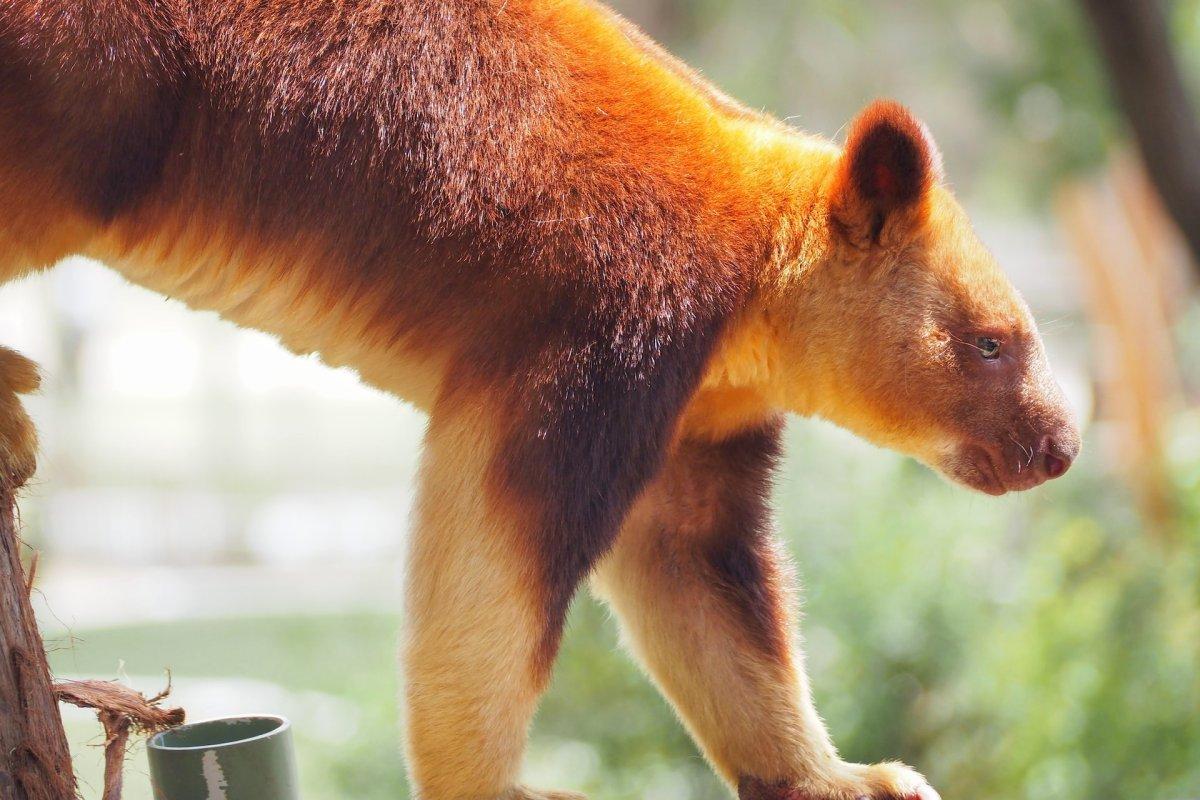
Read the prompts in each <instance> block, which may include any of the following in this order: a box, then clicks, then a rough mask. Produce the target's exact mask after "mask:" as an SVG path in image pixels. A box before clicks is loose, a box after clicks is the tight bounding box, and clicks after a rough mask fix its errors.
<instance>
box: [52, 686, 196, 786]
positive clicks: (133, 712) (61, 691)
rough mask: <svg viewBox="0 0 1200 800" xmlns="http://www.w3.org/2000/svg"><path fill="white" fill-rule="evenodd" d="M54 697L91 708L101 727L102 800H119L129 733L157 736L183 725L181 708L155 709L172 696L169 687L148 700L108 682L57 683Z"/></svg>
mask: <svg viewBox="0 0 1200 800" xmlns="http://www.w3.org/2000/svg"><path fill="white" fill-rule="evenodd" d="M54 693H55V695H56V696H57V697H58V699H59V700H61V701H63V702H64V703H70V704H71V705H75V706H79V707H80V708H94V709H95V710H96V715H97V716H98V717H99V718H100V724H101V725H103V726H104V794H102V795H101V800H120V797H121V778H122V774H123V768H124V766H125V750H126V748H127V747H128V745H129V733H130V731H131V730H132V731H137V732H138V733H156V732H158V731H161V730H164V729H166V728H172V727H174V726H176V725H180V724H182V723H183V717H184V714H183V709H182V708H160V707H159V706H158V703H159V701H161V700H162V699H163V698H165V697H166V696H167V695H168V694H170V693H171V686H170V683H168V684H167V688H166V689H165V690H163V691H162V692H161V693H159V694H157V695H155V696H154V697H151V698H149V699H147V698H146V697H145V696H144V695H143V694H142V693H141V692H136V691H134V690H133V689H130V688H129V687H128V686H122V685H121V684H119V683H110V682H108V681H67V682H65V683H56V684H55V685H54Z"/></svg>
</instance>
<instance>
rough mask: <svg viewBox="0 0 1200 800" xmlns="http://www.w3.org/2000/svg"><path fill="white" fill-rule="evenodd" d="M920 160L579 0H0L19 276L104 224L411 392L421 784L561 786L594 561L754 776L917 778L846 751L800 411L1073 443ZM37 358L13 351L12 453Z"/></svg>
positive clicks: (169, 269)
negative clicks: (791, 536) (547, 688)
mask: <svg viewBox="0 0 1200 800" xmlns="http://www.w3.org/2000/svg"><path fill="white" fill-rule="evenodd" d="M940 169H941V167H940V158H939V157H938V154H937V151H936V148H935V146H934V145H933V142H932V139H931V138H930V136H929V134H928V132H927V131H926V130H925V128H924V126H922V125H921V124H920V123H919V122H918V121H917V120H916V118H915V117H913V116H912V114H910V113H909V112H908V111H907V110H905V109H903V108H902V107H900V106H898V105H896V104H894V103H889V102H878V103H875V104H872V105H871V106H869V107H868V108H867V109H866V110H865V111H864V112H863V113H862V114H861V115H860V116H859V117H858V118H857V119H856V120H855V122H854V123H853V124H852V125H851V127H850V133H849V135H848V137H847V141H846V146H845V148H844V149H843V148H838V147H836V146H835V145H833V144H832V143H829V142H826V141H824V140H821V139H820V138H818V137H813V136H808V135H804V134H801V133H798V132H796V131H793V130H791V129H789V128H787V127H786V126H784V125H782V124H781V123H779V122H777V121H775V120H772V119H770V118H768V117H767V116H765V115H762V114H759V113H756V112H753V111H750V110H748V109H746V108H744V107H742V106H740V105H739V104H737V103H736V102H735V101H733V100H731V99H729V98H728V97H726V96H725V95H724V94H722V93H721V92H719V91H718V90H716V89H714V88H713V87H711V86H710V85H709V84H707V83H706V82H704V81H703V80H701V79H700V78H698V77H697V76H696V75H695V74H694V73H692V72H691V71H690V70H688V69H687V68H686V67H685V66H684V65H682V64H681V63H679V62H678V61H676V60H675V59H673V58H671V57H669V56H668V55H666V54H665V53H663V52H662V51H661V50H660V49H659V48H658V47H657V46H656V45H654V44H653V43H652V42H650V41H649V40H648V39H647V38H646V37H645V36H644V35H643V34H642V33H640V32H639V31H637V29H636V28H635V27H633V26H632V25H630V24H629V23H628V22H626V21H624V20H622V19H621V18H620V17H618V16H617V15H615V14H613V13H612V12H610V11H608V10H607V9H605V8H603V7H602V6H599V5H597V4H594V3H592V2H589V1H588V0H445V1H444V2H440V3H416V2H411V3H410V2H399V0H319V2H314V3H297V2H290V1H289V0H237V2H217V1H216V0H161V1H156V2H151V1H150V0H101V1H100V2H95V3H86V4H80V3H75V2H73V1H72V0H0V280H8V279H12V278H15V277H17V276H19V275H21V274H24V273H25V272H28V271H29V270H32V269H40V268H45V267H48V266H50V265H52V264H53V263H54V262H56V261H58V260H59V259H61V258H63V257H65V256H67V255H70V254H73V253H84V254H87V255H90V256H93V257H95V258H98V259H100V260H102V261H104V262H105V263H107V264H109V265H110V266H112V267H113V268H114V269H117V270H119V271H120V272H121V273H122V274H124V275H125V276H127V277H128V278H129V279H130V280H132V281H134V282H136V283H139V284H141V285H144V286H148V287H151V288H153V289H156V290H158V291H160V292H163V293H164V294H167V295H170V296H172V297H176V298H179V299H181V300H183V301H184V302H186V303H188V304H189V305H191V306H194V307H196V308H205V309H213V310H215V311H218V312H219V313H221V314H222V315H223V316H225V317H227V318H229V319H231V320H234V321H235V322H238V323H239V324H242V325H246V326H249V327H255V328H259V329H262V330H266V331H269V332H271V333H273V334H275V335H277V336H279V338H280V339H281V340H282V341H283V342H284V344H286V345H287V346H288V347H289V348H291V349H292V350H294V351H296V352H301V353H307V352H317V353H319V354H320V355H321V357H322V358H323V359H324V360H325V361H326V362H328V363H330V364H333V365H347V366H351V367H353V368H354V369H356V370H357V371H358V372H359V374H360V375H361V376H362V377H363V379H364V380H365V381H367V382H369V383H371V384H373V385H375V386H378V387H380V388H382V389H384V390H386V391H389V392H391V393H393V394H395V395H397V396H398V397H401V398H404V399H405V400H408V401H409V402H412V403H414V404H415V405H417V406H418V407H420V408H422V409H424V410H426V411H427V412H429V414H430V427H429V432H428V435H427V438H426V443H425V455H424V461H423V466H422V469H421V474H420V478H419V483H420V486H419V492H420V494H419V501H418V504H417V511H416V513H415V519H414V530H413V534H412V553H411V563H410V583H409V590H408V599H407V613H408V635H407V639H406V647H405V656H404V662H405V667H406V673H407V683H406V687H407V688H406V692H405V698H406V707H407V709H408V719H407V730H408V734H407V743H408V754H409V765H410V770H411V775H412V779H413V784H414V787H415V791H416V793H417V794H418V796H420V797H421V798H423V800H467V799H468V798H471V799H473V800H499V799H500V798H505V799H507V800H536V799H537V798H564V797H568V796H569V795H568V794H564V793H554V792H550V793H539V792H536V791H534V790H531V789H527V788H524V787H522V786H521V784H520V782H519V767H520V758H521V752H522V750H523V744H524V737H525V731H526V728H527V725H528V721H529V719H530V716H531V715H532V713H533V711H534V708H535V706H536V703H537V699H538V696H539V695H540V692H541V690H542V688H543V686H544V684H545V681H546V678H547V675H548V674H549V670H550V667H551V664H552V662H553V658H554V654H555V652H556V650H557V646H558V641H559V637H560V635H561V630H562V621H563V617H564V615H565V613H566V609H567V606H568V604H569V603H570V600H571V597H572V596H573V594H574V592H575V590H576V587H577V586H578V584H579V583H580V582H581V581H582V580H584V579H585V578H587V577H588V576H589V575H594V579H595V586H596V587H597V590H598V591H599V592H600V593H601V594H602V595H603V596H604V597H605V598H606V599H607V600H608V601H609V602H610V603H611V604H612V606H613V608H614V609H615V610H616V611H617V613H618V614H619V616H620V617H621V618H622V620H623V624H624V630H625V637H626V640H627V641H628V642H629V645H630V649H631V650H632V651H633V652H634V653H635V654H636V655H637V656H638V657H639V658H640V659H641V660H642V662H643V663H644V664H645V665H646V668H647V670H648V672H649V673H650V674H651V676H652V677H653V679H654V680H655V681H656V682H657V683H658V685H659V686H660V687H661V688H662V690H663V691H664V693H665V694H666V695H667V696H668V697H669V698H670V699H671V701H672V703H673V704H674V705H675V707H676V709H677V710H678V711H679V714H680V717H681V718H682V719H683V721H684V722H685V724H686V725H687V726H688V727H689V729H690V730H691V732H692V733H693V734H694V735H695V736H696V738H697V740H698V741H699V742H700V744H701V746H702V748H703V749H704V751H705V753H706V754H707V755H708V757H709V758H710V759H711V761H712V763H713V765H714V767H715V768H716V769H717V771H718V772H719V773H720V774H721V775H722V776H723V777H724V778H725V779H726V780H727V781H728V782H729V783H730V785H731V787H733V788H734V789H735V790H736V791H737V792H738V793H739V794H740V795H741V796H742V798H743V800H801V798H803V800H854V799H855V798H859V797H865V798H871V799H872V800H901V799H903V800H910V798H914V797H919V798H923V799H924V800H928V799H929V798H932V797H936V794H935V793H934V792H933V790H932V789H930V788H929V787H928V786H927V785H926V784H925V783H924V781H923V780H922V779H921V778H920V776H918V775H917V774H916V773H915V772H913V771H911V770H909V769H908V768H906V767H902V766H900V765H896V764H883V765H878V766H873V767H863V766H859V765H851V764H845V763H843V762H842V761H841V760H840V759H839V758H838V757H837V754H836V751H835V750H834V748H833V745H832V744H831V743H830V741H829V737H828V735H827V734H826V733H825V730H824V728H823V726H822V724H821V721H820V719H819V717H818V716H817V714H816V711H815V710H814V709H813V707H812V702H811V698H810V693H809V690H808V686H807V683H806V680H805V677H804V672H803V658H802V656H801V654H800V651H799V650H798V649H797V648H796V646H795V642H794V641H793V639H794V636H793V630H794V621H793V617H792V615H791V613H790V600H789V588H788V587H789V585H790V584H789V579H788V570H787V569H786V568H785V566H784V563H783V561H782V559H781V557H780V555H779V553H778V545H777V543H776V542H775V540H774V538H773V534H772V531H771V525H770V509H769V502H768V495H769V492H770V482H771V474H772V470H773V465H774V459H775V454H776V451H777V447H778V437H779V417H780V413H781V412H792V413H796V414H803V415H819V416H823V417H826V418H828V419H830V420H833V421H834V422H837V423H839V424H842V425H844V426H846V427H848V428H851V429H852V430H855V431H856V432H858V433H860V434H861V435H863V436H865V437H867V438H868V439H871V440H873V441H875V442H878V443H880V444H883V445H886V446H889V447H894V448H896V449H898V450H901V451H903V452H907V453H910V454H912V455H914V456H916V457H917V458H920V459H922V460H923V461H925V462H926V463H928V464H930V465H931V466H933V467H934V468H936V469H939V470H941V471H943V472H944V473H945V474H947V475H948V476H950V477H951V478H953V479H955V480H958V481H961V482H963V483H965V484H967V485H969V486H972V487H974V488H977V489H980V490H983V491H987V492H991V493H1000V492H1003V491H1007V490H1010V489H1024V488H1029V487H1031V486H1034V485H1036V484H1038V483H1040V482H1041V481H1043V480H1045V479H1046V478H1049V477H1056V476H1057V475H1058V474H1061V473H1062V471H1064V470H1065V469H1066V467H1067V466H1068V465H1069V464H1070V461H1071V459H1072V458H1074V456H1075V454H1076V453H1077V452H1078V448H1079V442H1078V434H1077V432H1076V430H1075V428H1074V424H1073V422H1072V421H1071V419H1070V414H1069V412H1068V411H1067V410H1066V409H1065V407H1064V403H1063V400H1062V397H1061V394H1060V392H1059V391H1058V389H1057V386H1055V384H1054V382H1053V380H1052V379H1051V378H1050V375H1049V371H1048V368H1047V366H1046V363H1045V357H1044V353H1043V351H1042V347H1041V343H1040V340H1039V339H1038V336H1037V332H1036V330H1035V328H1034V325H1033V322H1032V318H1031V316H1030V314H1029V312H1028V309H1027V308H1026V307H1025V304H1024V303H1023V302H1022V300H1021V299H1020V297H1019V296H1018V295H1017V294H1016V293H1015V291H1013V289H1012V287H1011V286H1010V285H1009V284H1008V282H1007V281H1006V280H1005V279H1004V277H1003V275H1002V274H1001V272H1000V271H999V269H998V267H997V266H996V264H995V263H994V261H993V260H992V259H991V257H990V256H989V255H988V253H987V252H986V250H985V249H984V248H983V247H982V246H981V245H980V244H979V242H978V240H977V239H976V238H975V236H974V234H973V232H972V231H971V227H970V223H969V221H968V220H967V218H966V216H965V214H964V213H963V212H962V210H961V209H960V207H959V206H958V204H957V203H956V202H955V200H954V198H953V197H952V196H951V194H950V193H949V191H948V190H946V189H945V188H944V187H943V186H942V185H941V173H940ZM993 345H995V347H993ZM36 384H37V379H36V371H35V370H34V368H33V367H32V365H31V364H29V362H27V361H25V360H24V359H22V358H21V357H19V356H17V355H16V354H14V353H12V352H11V351H8V350H3V349H0V459H2V462H0V463H2V466H3V467H4V469H6V470H7V471H8V473H9V474H10V475H11V476H12V477H13V478H14V479H15V480H16V481H17V482H20V481H23V480H24V479H25V478H27V477H28V475H29V473H30V471H31V470H32V468H33V463H34V462H33V454H34V447H35V441H34V436H33V431H32V428H31V426H30V425H29V422H28V419H27V417H26V416H25V415H24V411H23V409H22V407H21V404H20V402H19V400H18V398H17V395H18V394H20V393H22V392H27V391H30V390H31V389H33V388H34V387H35V386H36Z"/></svg>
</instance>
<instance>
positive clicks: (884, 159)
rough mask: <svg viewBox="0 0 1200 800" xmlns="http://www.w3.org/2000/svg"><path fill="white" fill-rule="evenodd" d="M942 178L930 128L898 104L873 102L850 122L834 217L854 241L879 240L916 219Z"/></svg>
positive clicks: (838, 176) (836, 194)
mask: <svg viewBox="0 0 1200 800" xmlns="http://www.w3.org/2000/svg"><path fill="white" fill-rule="evenodd" d="M941 179H942V156H941V153H939V152H938V149H937V145H936V144H934V142H933V137H931V136H930V135H929V131H928V129H926V127H925V126H924V125H923V124H922V123H921V121H920V120H918V119H917V118H916V117H915V116H913V115H912V112H910V111H909V110H908V109H907V108H905V107H904V106H902V105H900V104H899V103H896V102H894V101H892V100H876V101H875V102H873V103H871V104H870V105H869V106H867V107H866V108H864V109H863V110H862V111H860V112H859V113H858V116H857V117H855V118H854V121H853V122H851V123H850V133H849V135H848V136H847V137H846V146H845V149H844V151H843V152H842V156H841V160H840V162H839V164H838V170H837V180H836V184H835V187H834V197H833V210H834V214H835V215H836V216H837V218H838V220H839V221H840V222H841V223H842V225H843V226H845V228H846V232H847V234H849V235H850V236H851V237H852V238H853V239H854V240H856V241H859V240H869V241H871V242H878V241H879V239H880V237H881V235H882V234H883V230H884V226H885V225H888V224H889V223H891V222H893V221H898V222H902V223H915V222H916V221H917V220H919V219H920V218H921V214H920V211H921V210H922V209H923V207H924V202H923V201H924V200H925V199H926V198H927V197H928V196H929V192H930V190H931V189H932V188H933V187H934V186H935V185H936V184H937V183H938V182H939V181H941ZM914 212H915V213H914Z"/></svg>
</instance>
